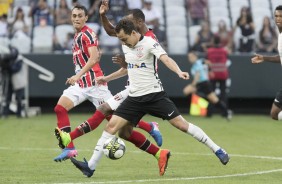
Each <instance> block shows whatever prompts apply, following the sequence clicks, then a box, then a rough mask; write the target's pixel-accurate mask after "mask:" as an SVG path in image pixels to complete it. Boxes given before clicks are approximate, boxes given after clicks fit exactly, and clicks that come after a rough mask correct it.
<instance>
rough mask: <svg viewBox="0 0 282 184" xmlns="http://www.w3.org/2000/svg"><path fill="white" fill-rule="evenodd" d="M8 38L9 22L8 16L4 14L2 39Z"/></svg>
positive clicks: (1, 21)
mask: <svg viewBox="0 0 282 184" xmlns="http://www.w3.org/2000/svg"><path fill="white" fill-rule="evenodd" d="M5 36H8V22H7V15H6V14H3V15H1V16H0V37H5Z"/></svg>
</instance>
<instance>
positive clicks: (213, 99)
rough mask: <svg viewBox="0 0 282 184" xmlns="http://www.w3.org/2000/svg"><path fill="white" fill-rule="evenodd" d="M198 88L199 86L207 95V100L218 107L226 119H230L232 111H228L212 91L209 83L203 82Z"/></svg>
mask: <svg viewBox="0 0 282 184" xmlns="http://www.w3.org/2000/svg"><path fill="white" fill-rule="evenodd" d="M200 88H201V91H202V92H203V93H204V94H205V95H206V96H207V99H208V100H209V102H210V103H212V104H214V105H215V106H216V107H218V108H219V109H220V110H221V111H222V113H223V115H224V117H225V118H226V119H227V120H231V118H232V112H231V111H229V110H228V109H227V107H226V104H225V103H224V102H223V101H222V100H220V99H219V98H218V97H217V95H216V94H215V92H214V91H213V88H212V85H211V83H210V82H204V83H202V84H201V86H200Z"/></svg>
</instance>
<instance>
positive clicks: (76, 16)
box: [71, 8, 88, 31]
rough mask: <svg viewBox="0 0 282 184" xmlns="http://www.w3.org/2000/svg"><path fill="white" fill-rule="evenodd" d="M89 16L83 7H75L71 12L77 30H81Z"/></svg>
mask: <svg viewBox="0 0 282 184" xmlns="http://www.w3.org/2000/svg"><path fill="white" fill-rule="evenodd" d="M87 18H88V16H85V13H84V11H83V10H82V9H77V8H75V9H73V10H72V14H71V20H72V25H73V27H74V28H75V29H76V30H78V31H79V30H81V29H82V27H83V26H84V25H85V22H86V21H87Z"/></svg>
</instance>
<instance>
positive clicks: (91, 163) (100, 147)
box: [88, 131, 115, 170]
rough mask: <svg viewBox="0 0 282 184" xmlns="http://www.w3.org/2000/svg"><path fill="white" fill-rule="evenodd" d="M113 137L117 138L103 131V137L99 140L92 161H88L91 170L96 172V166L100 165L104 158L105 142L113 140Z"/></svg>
mask: <svg viewBox="0 0 282 184" xmlns="http://www.w3.org/2000/svg"><path fill="white" fill-rule="evenodd" d="M111 137H115V135H112V134H109V133H108V132H106V131H103V133H102V136H101V137H100V139H99V140H98V142H97V144H96V147H95V149H94V151H93V154H92V157H91V159H90V160H89V161H88V167H89V168H90V169H91V170H95V169H96V166H97V165H98V163H99V161H100V160H101V158H102V156H103V154H104V153H103V144H104V142H105V141H106V140H107V139H109V138H111Z"/></svg>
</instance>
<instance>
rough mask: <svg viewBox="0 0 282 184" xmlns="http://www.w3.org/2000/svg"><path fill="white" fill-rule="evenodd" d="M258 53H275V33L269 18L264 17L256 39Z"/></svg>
mask: <svg viewBox="0 0 282 184" xmlns="http://www.w3.org/2000/svg"><path fill="white" fill-rule="evenodd" d="M257 51H258V52H277V33H276V30H275V28H274V27H273V26H272V25H271V22H270V19H269V17H267V16H266V17H264V19H263V25H262V28H261V30H260V31H259V35H258V39H257Z"/></svg>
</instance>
